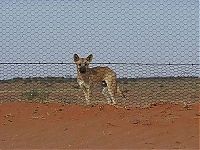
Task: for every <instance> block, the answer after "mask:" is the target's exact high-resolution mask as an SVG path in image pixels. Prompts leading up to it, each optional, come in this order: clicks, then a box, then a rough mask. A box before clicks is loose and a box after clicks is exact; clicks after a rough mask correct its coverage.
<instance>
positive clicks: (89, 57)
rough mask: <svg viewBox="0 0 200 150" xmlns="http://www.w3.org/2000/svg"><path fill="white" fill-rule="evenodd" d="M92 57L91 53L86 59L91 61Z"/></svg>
mask: <svg viewBox="0 0 200 150" xmlns="http://www.w3.org/2000/svg"><path fill="white" fill-rule="evenodd" d="M92 58H93V55H92V54H90V55H89V56H88V57H87V58H86V59H87V61H89V62H91V61H92Z"/></svg>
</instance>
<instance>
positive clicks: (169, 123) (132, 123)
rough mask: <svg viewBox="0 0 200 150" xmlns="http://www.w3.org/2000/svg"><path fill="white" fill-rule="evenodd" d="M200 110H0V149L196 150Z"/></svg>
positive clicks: (20, 106)
mask: <svg viewBox="0 0 200 150" xmlns="http://www.w3.org/2000/svg"><path fill="white" fill-rule="evenodd" d="M199 108H200V104H196V105H192V106H191V107H189V108H183V107H182V106H179V105H170V104H164V105H158V106H154V107H153V108H149V109H139V108H133V109H130V110H126V109H123V108H115V107H113V106H95V107H84V106H76V105H65V106H63V105H61V104H39V103H22V102H21V103H20V102H13V103H4V104H0V149H6V148H19V149H22V148H26V149H30V148H37V149H50V148H68V149H72V148H89V149H97V148H101V149H111V148H112V149H116V148H119V149H122V148H128V149H139V148H143V149H150V148H156V149H172V148H173V149H174V148H181V149H184V148H187V149H198V148H199V121H200V120H199V119H200V112H199Z"/></svg>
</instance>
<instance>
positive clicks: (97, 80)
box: [74, 54, 125, 104]
mask: <svg viewBox="0 0 200 150" xmlns="http://www.w3.org/2000/svg"><path fill="white" fill-rule="evenodd" d="M92 58H93V55H92V54H91V55H89V56H88V57H87V58H80V57H79V56H78V55H77V54H74V62H75V64H76V66H77V81H78V84H79V86H80V88H81V89H82V90H83V92H84V95H85V99H86V103H87V104H90V95H91V88H93V87H94V86H95V85H97V84H101V86H102V87H103V90H102V94H103V95H104V96H105V97H106V99H107V101H108V103H109V104H116V102H115V95H116V93H120V94H121V96H123V97H125V96H124V95H123V93H122V92H121V91H120V89H119V86H117V81H116V73H115V72H114V71H113V70H111V69H110V68H108V67H93V68H89V64H90V62H91V61H92Z"/></svg>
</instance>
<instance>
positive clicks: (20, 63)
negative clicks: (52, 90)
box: [0, 62, 200, 66]
mask: <svg viewBox="0 0 200 150" xmlns="http://www.w3.org/2000/svg"><path fill="white" fill-rule="evenodd" d="M61 64H66V65H72V64H75V63H70V62H57V63H56V62H55V63H52V62H30V63H27V62H2V63H0V65H61ZM91 64H106V65H108V64H110V65H112V64H113V65H116V64H117V65H141V66H142V65H147V66H148V65H149V66H199V65H200V64H191V63H188V64H187V63H132V62H130V63H124V62H118V63H115V62H113V63H111V62H99V63H91Z"/></svg>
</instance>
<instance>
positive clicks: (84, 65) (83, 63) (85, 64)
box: [74, 54, 93, 73]
mask: <svg viewBox="0 0 200 150" xmlns="http://www.w3.org/2000/svg"><path fill="white" fill-rule="evenodd" d="M92 58H93V55H92V54H90V55H89V56H88V57H87V58H80V57H79V56H78V55H77V54H74V62H75V63H76V66H77V70H78V71H79V72H80V73H86V72H87V69H88V68H89V64H90V62H91V61H92Z"/></svg>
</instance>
